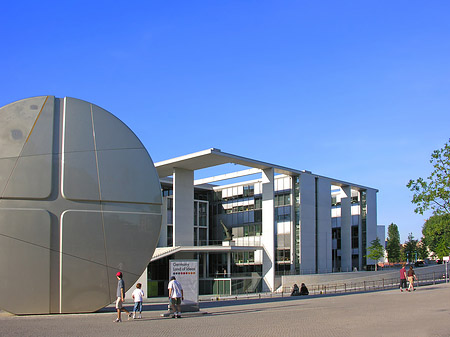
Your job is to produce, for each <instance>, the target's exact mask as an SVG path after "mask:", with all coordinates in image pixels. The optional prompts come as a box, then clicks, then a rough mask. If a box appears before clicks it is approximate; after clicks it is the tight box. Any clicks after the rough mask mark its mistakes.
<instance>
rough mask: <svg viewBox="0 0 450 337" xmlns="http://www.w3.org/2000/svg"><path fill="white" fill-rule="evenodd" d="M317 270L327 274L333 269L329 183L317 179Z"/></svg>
mask: <svg viewBox="0 0 450 337" xmlns="http://www.w3.org/2000/svg"><path fill="white" fill-rule="evenodd" d="M316 188H317V191H316V193H317V198H316V200H317V265H318V266H317V270H318V272H319V273H329V272H331V271H332V269H333V263H332V257H331V256H332V244H331V182H330V180H328V179H326V178H321V177H319V178H317V182H316Z"/></svg>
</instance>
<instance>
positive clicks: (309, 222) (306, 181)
mask: <svg viewBox="0 0 450 337" xmlns="http://www.w3.org/2000/svg"><path fill="white" fill-rule="evenodd" d="M300 271H301V273H304V274H313V273H315V272H316V189H315V178H314V176H313V175H311V174H308V173H303V174H302V175H301V176H300Z"/></svg>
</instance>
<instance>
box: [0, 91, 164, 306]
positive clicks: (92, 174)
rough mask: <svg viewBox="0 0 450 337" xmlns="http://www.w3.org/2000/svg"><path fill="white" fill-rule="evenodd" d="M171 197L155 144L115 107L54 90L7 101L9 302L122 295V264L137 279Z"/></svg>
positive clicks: (2, 145)
mask: <svg viewBox="0 0 450 337" xmlns="http://www.w3.org/2000/svg"><path fill="white" fill-rule="evenodd" d="M150 127H151V126H150ZM149 132H151V130H149ZM161 204H162V199H161V186H160V183H159V178H158V174H157V172H156V169H155V167H154V165H153V161H152V159H151V158H150V156H149V154H148V152H147V150H146V149H145V147H144V146H143V145H142V143H141V142H140V141H139V139H138V138H137V137H136V136H135V134H134V133H133V132H132V131H131V130H130V129H129V128H128V127H127V126H126V125H125V124H124V123H123V122H121V121H120V120H119V119H118V118H116V117H115V116H113V115H112V114H111V113H109V112H108V111H106V110H104V109H102V108H100V107H98V106H96V105H94V104H91V103H89V102H85V101H82V100H79V99H75V98H70V97H65V98H55V97H54V96H39V97H32V98H27V99H24V100H20V101H17V102H14V103H11V104H9V105H6V106H4V107H2V108H0V270H1V274H2V276H1V281H0V308H1V309H3V310H6V311H8V312H11V313H14V314H46V313H78V312H93V311H96V310H98V309H100V308H102V307H104V306H105V305H108V304H109V303H111V302H113V301H114V300H115V298H116V287H117V279H116V277H115V274H116V272H117V271H122V272H123V275H124V280H125V284H126V285H127V286H128V287H130V286H132V284H133V283H134V282H135V281H136V280H137V279H138V278H139V276H140V275H141V274H142V273H143V271H144V270H145V268H146V267H147V264H148V263H149V261H150V259H151V257H152V254H153V252H154V250H155V247H156V244H157V241H158V237H159V232H160V229H161Z"/></svg>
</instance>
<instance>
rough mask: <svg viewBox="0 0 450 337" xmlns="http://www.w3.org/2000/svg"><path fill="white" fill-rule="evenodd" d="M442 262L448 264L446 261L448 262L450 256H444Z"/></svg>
mask: <svg viewBox="0 0 450 337" xmlns="http://www.w3.org/2000/svg"><path fill="white" fill-rule="evenodd" d="M442 260H444V261H445V262H448V261H450V256H444V257H443V258H442Z"/></svg>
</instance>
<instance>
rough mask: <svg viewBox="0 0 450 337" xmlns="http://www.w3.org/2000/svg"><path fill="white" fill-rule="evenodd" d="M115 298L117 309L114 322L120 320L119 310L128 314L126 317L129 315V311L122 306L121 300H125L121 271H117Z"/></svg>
mask: <svg viewBox="0 0 450 337" xmlns="http://www.w3.org/2000/svg"><path fill="white" fill-rule="evenodd" d="M116 277H117V280H118V282H117V300H116V309H117V318H116V319H115V320H114V322H115V323H120V322H122V318H121V312H122V311H125V312H126V313H127V314H128V319H130V317H131V313H130V312H129V311H128V310H127V309H125V308H124V307H123V301H124V300H125V282H124V281H123V279H122V277H123V275H122V272H120V271H119V272H117V274H116Z"/></svg>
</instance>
